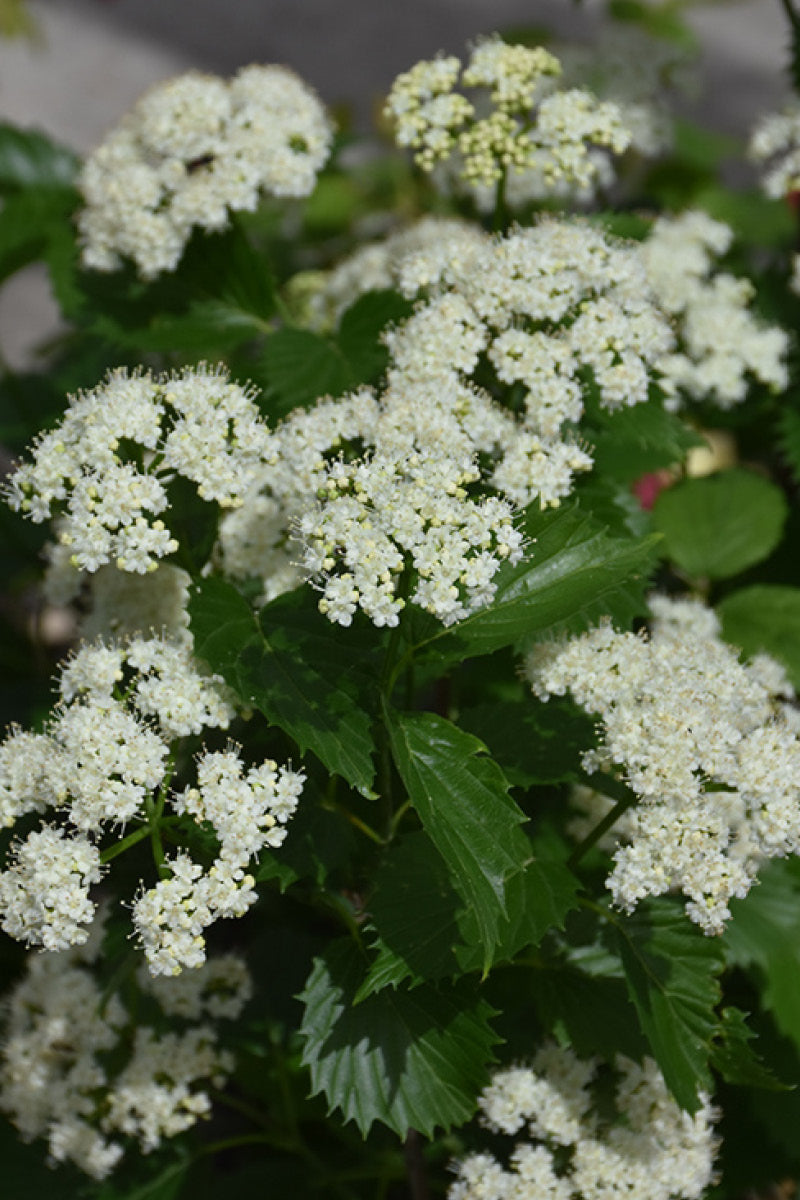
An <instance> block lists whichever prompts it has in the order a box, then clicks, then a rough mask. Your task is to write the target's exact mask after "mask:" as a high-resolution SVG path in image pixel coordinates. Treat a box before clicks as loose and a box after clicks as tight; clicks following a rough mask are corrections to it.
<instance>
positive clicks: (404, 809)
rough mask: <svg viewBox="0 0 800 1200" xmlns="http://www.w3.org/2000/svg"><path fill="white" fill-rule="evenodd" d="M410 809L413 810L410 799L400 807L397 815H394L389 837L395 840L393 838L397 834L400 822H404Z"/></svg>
mask: <svg viewBox="0 0 800 1200" xmlns="http://www.w3.org/2000/svg"><path fill="white" fill-rule="evenodd" d="M410 808H411V800H410V799H408V800H405V801H404V802H403V803H402V804H401V805H400V807H399V808H398V810H397V812H396V813H395V814H394V816H393V817H392V821H391V825H390V830H389V837H390V838H393V837H394V835H395V834H396V833H397V827H398V825H399V824H400V822H401V821H402V819H403V817H404V816H405V815H406V813H407V812H408V810H409V809H410Z"/></svg>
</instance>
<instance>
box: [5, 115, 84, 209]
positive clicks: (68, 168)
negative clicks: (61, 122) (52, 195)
mask: <svg viewBox="0 0 800 1200" xmlns="http://www.w3.org/2000/svg"><path fill="white" fill-rule="evenodd" d="M79 165H80V159H79V158H78V156H77V154H74V153H73V152H72V151H71V150H68V149H67V147H66V146H62V145H60V144H59V143H58V142H54V141H52V140H51V138H49V137H48V136H47V135H46V134H44V133H39V132H38V130H35V129H18V128H17V127H16V126H15V125H9V124H7V123H6V122H0V192H6V193H7V192H13V191H16V190H18V189H22V188H36V189H39V188H64V187H70V186H71V185H72V184H73V183H74V182H75V178H76V176H77V173H78V167H79Z"/></svg>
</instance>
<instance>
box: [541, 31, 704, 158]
mask: <svg viewBox="0 0 800 1200" xmlns="http://www.w3.org/2000/svg"><path fill="white" fill-rule="evenodd" d="M556 51H557V54H558V57H559V59H560V60H561V64H562V67H563V76H562V78H563V80H564V82H566V83H572V82H573V81H574V82H576V83H577V82H580V84H581V85H582V86H584V87H589V88H591V90H592V91H593V92H594V93H595V94H596V95H598V96H600V97H602V98H603V99H604V100H613V101H614V103H615V104H617V105H618V106H619V109H620V113H621V115H622V121H623V124H624V125H625V126H626V127H627V128H628V129H629V130H630V133H631V142H630V148H631V149H632V150H635V151H636V152H637V153H638V154H641V155H643V156H644V157H647V158H652V157H655V156H656V155H658V154H661V153H663V151H664V150H666V149H668V148H669V147H670V145H671V144H672V119H671V116H670V110H669V106H668V104H667V98H668V95H669V93H670V92H671V91H672V90H673V89H676V88H677V89H679V90H682V91H687V90H689V87H690V84H691V76H690V72H689V71H688V70H687V68H688V66H689V61H690V60H689V56H688V54H687V52H686V50H685V49H684V48H683V47H681V46H678V45H677V44H676V43H675V42H672V41H668V40H667V39H666V38H657V37H652V36H651V35H649V34H647V33H645V32H644V31H643V30H641V29H638V28H636V27H635V26H633V25H621V24H617V25H613V26H611V27H610V28H607V29H602V30H600V31H597V32H596V33H595V34H594V35H593V36H592V39H591V41H590V42H585V43H580V44H578V43H575V42H572V43H569V44H563V45H562V44H561V43H557V45H556Z"/></svg>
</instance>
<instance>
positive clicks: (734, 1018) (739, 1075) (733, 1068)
mask: <svg viewBox="0 0 800 1200" xmlns="http://www.w3.org/2000/svg"><path fill="white" fill-rule="evenodd" d="M747 1015H748V1014H747V1013H744V1012H742V1011H741V1009H738V1008H732V1007H729V1008H723V1009H722V1011H721V1013H720V1018H721V1025H720V1032H719V1039H718V1040H717V1041H716V1042H715V1043H714V1045H713V1047H712V1050H711V1065H712V1066H713V1067H714V1069H715V1070H716V1071H718V1072H719V1074H720V1075H721V1076H722V1078H723V1079H724V1080H725V1081H726V1083H735V1084H737V1085H738V1086H739V1087H748V1088H750V1087H755V1088H766V1089H767V1091H771V1092H783V1091H787V1090H788V1087H787V1085H786V1084H784V1083H781V1081H780V1080H779V1079H778V1077H777V1076H776V1075H775V1073H774V1072H773V1071H772V1070H771V1069H770V1068H769V1067H768V1066H766V1064H765V1063H763V1062H762V1061H761V1059H760V1058H759V1056H758V1055H757V1054H756V1052H755V1050H754V1049H753V1047H752V1046H751V1045H750V1043H751V1042H752V1041H753V1039H754V1038H755V1037H756V1034H755V1033H754V1031H753V1030H752V1029H750V1028H749V1027H748V1024H747Z"/></svg>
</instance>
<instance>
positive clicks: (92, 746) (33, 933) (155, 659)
mask: <svg viewBox="0 0 800 1200" xmlns="http://www.w3.org/2000/svg"><path fill="white" fill-rule="evenodd" d="M59 691H60V697H61V699H60V704H59V706H58V707H57V708H56V710H55V712H54V714H53V716H52V717H51V719H50V721H49V723H48V725H47V727H46V729H45V731H44V732H43V733H38V734H33V733H26V732H23V731H21V730H12V731H11V733H10V734H9V736H8V737H7V738H6V740H5V742H3V743H2V745H0V819H1V820H2V823H3V824H4V825H6V826H8V827H13V826H14V825H15V824H16V822H17V821H18V820H19V819H20V818H21V817H23V816H24V815H25V814H27V813H39V814H45V813H50V814H52V816H53V817H54V818H56V819H58V820H59V821H60V825H58V826H52V825H44V826H43V827H42V828H41V829H39V830H33V831H32V832H30V833H29V834H28V835H27V838H26V839H25V840H23V841H18V842H16V843H13V844H12V861H11V864H10V865H9V866H7V867H6V869H5V870H4V871H0V924H2V928H3V929H5V931H6V932H7V933H9V934H10V935H11V936H12V937H15V938H18V939H19V940H21V941H25V942H27V943H29V944H31V945H39V946H43V947H44V948H45V949H49V950H64V949H65V948H67V947H69V946H73V945H80V944H81V943H82V942H85V941H86V939H87V937H88V934H89V927H90V925H91V922H92V920H93V918H94V914H95V908H96V905H95V903H94V902H93V901H92V900H91V899H90V896H89V889H90V887H91V885H92V884H94V883H97V882H98V881H99V880H100V878H101V877H102V875H103V873H104V871H105V870H106V869H107V868H106V867H104V866H103V861H104V860H103V856H102V853H101V850H100V847H99V845H98V843H99V842H100V841H101V840H102V839H106V838H107V836H108V834H109V832H110V831H112V830H114V829H118V828H120V827H124V826H126V825H129V824H131V823H134V827H135V828H136V827H140V828H141V827H143V828H144V829H145V830H147V829H148V828H150V827H151V826H149V825H148V822H149V821H150V820H151V818H152V811H151V809H150V808H148V806H149V805H153V804H156V803H158V804H160V805H161V806H162V807H163V808H165V809H166V815H168V816H169V815H170V814H172V815H174V817H177V816H185V817H189V818H190V819H191V820H193V821H194V822H196V823H198V824H199V823H201V822H202V823H204V824H206V825H209V826H210V827H211V829H212V830H213V833H214V835H215V837H216V839H217V843H218V846H219V851H218V855H217V857H216V858H215V860H214V861H213V863H212V864H211V866H210V868H208V869H206V867H204V866H203V865H202V864H201V863H200V862H196V861H194V859H193V858H192V857H191V855H190V854H189V853H188V852H187V851H185V850H180V851H179V852H178V853H177V854H176V855H175V856H174V857H173V858H171V859H166V860H165V862H164V864H163V871H162V875H163V877H162V878H161V879H159V881H158V882H157V883H156V884H155V885H154V886H153V887H151V888H149V889H148V888H144V887H143V888H142V891H141V894H140V895H139V896H138V897H137V898H136V900H135V901H134V903H133V906H132V908H133V923H134V928H135V930H136V933H137V935H138V937H139V940H140V942H141V944H142V946H143V948H144V952H145V956H146V958H147V961H148V964H149V967H150V970H151V971H152V972H153V973H154V974H158V973H161V974H177V973H178V972H179V971H180V970H181V969H182V968H183V967H186V966H190V967H195V966H198V965H200V964H201V963H202V962H203V961H204V959H205V939H204V937H203V931H204V930H205V929H206V928H207V926H209V925H210V924H212V922H213V921H215V920H217V919H218V918H220V917H234V916H241V915H242V914H243V913H244V912H245V911H246V910H247V909H248V908H249V907H250V905H251V904H253V903H254V902H255V900H256V898H257V897H256V893H255V891H254V890H253V879H252V876H251V875H249V874H248V873H247V867H248V864H249V863H250V862H251V860H253V859H254V858H255V857H256V856H257V855H258V854H259V853H260V851H261V850H262V849H263V848H264V847H266V846H269V847H272V848H274V847H277V846H279V845H280V844H281V842H282V841H283V838H284V837H285V835H286V828H285V827H286V823H287V822H288V821H289V819H290V818H291V816H292V814H293V813H294V811H295V808H296V807H297V799H298V796H299V795H300V792H301V790H302V786H303V781H304V776H303V775H302V773H300V772H295V771H291V770H288V769H287V768H284V767H279V766H278V765H277V764H276V763H275V762H273V761H272V760H266V761H265V762H262V763H261V764H260V765H258V766H254V767H251V768H249V770H247V771H246V773H245V768H244V766H243V764H242V762H241V760H240V758H239V756H238V753H237V752H236V751H235V750H234V749H232V748H229V749H228V750H226V751H214V752H212V751H208V750H201V752H200V754H199V757H198V760H197V770H196V779H197V783H196V785H195V786H189V787H187V788H184V789H183V791H180V792H175V791H173V792H170V790H169V789H170V783H171V778H172V773H173V770H174V767H175V762H176V756H177V751H178V748H179V745H180V739H183V738H186V737H189V736H192V735H197V734H200V733H202V732H203V731H204V730H207V729H226V728H227V726H228V725H229V723H230V721H231V719H232V717H233V716H234V714H235V708H234V706H233V704H232V697H231V695H230V693H229V691H228V689H227V688H226V687H225V685H224V684H223V683H222V680H221V679H220V678H219V677H218V676H209V675H206V674H203V673H201V672H200V670H199V669H198V666H197V664H196V663H195V662H194V660H193V658H192V654H191V651H190V649H189V647H188V646H187V644H186V643H185V641H181V642H178V643H173V642H170V641H168V640H166V639H162V638H152V637H151V638H142V637H135V638H132V639H130V640H129V641H127V642H103V641H98V642H95V643H90V644H88V645H84V646H83V647H82V648H81V649H79V650H78V652H77V653H76V654H75V655H74V657H73V658H72V659H70V660H69V661H68V662H67V663H66V664H65V665H64V667H63V668H62V670H61V675H60V682H59ZM154 798H155V799H154Z"/></svg>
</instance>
